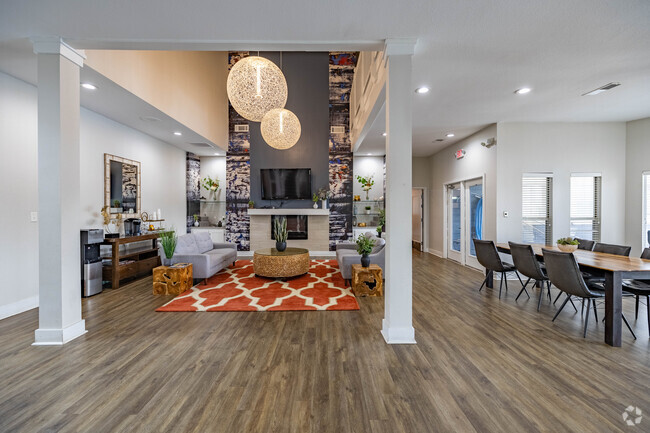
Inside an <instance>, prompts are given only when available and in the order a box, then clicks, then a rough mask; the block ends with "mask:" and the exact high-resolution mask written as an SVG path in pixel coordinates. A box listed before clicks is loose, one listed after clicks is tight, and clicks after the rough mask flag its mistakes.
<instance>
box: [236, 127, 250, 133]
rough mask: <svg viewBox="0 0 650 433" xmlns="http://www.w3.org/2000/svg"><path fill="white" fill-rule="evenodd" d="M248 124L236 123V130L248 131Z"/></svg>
mask: <svg viewBox="0 0 650 433" xmlns="http://www.w3.org/2000/svg"><path fill="white" fill-rule="evenodd" d="M248 131H249V129H248V125H235V132H248Z"/></svg>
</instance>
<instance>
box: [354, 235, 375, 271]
mask: <svg viewBox="0 0 650 433" xmlns="http://www.w3.org/2000/svg"><path fill="white" fill-rule="evenodd" d="M356 242H357V253H359V254H361V266H363V267H364V268H367V267H368V266H370V257H368V256H369V255H370V253H371V252H372V247H374V246H375V240H374V239H372V238H371V237H369V236H366V235H365V234H361V235H359V236H358V237H357V241H356Z"/></svg>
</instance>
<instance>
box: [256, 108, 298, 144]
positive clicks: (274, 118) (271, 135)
mask: <svg viewBox="0 0 650 433" xmlns="http://www.w3.org/2000/svg"><path fill="white" fill-rule="evenodd" d="M260 129H261V131H262V138H264V141H266V143H267V144H268V145H269V146H271V147H273V148H275V149H280V150H284V149H289V148H290V147H292V146H293V145H294V144H296V143H297V142H298V139H299V138H300V120H298V117H297V116H296V115H295V114H293V113H292V112H291V111H289V110H287V109H284V108H275V109H273V110H270V111H269V112H268V113H266V114H265V115H264V118H263V119H262V124H261V125H260Z"/></svg>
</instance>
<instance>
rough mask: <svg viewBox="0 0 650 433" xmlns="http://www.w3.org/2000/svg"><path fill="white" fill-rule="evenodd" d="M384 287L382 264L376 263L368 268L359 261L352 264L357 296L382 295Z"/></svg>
mask: <svg viewBox="0 0 650 433" xmlns="http://www.w3.org/2000/svg"><path fill="white" fill-rule="evenodd" d="M383 288H384V278H383V275H382V272H381V266H379V265H376V264H374V263H373V264H371V265H370V266H369V267H367V268H364V267H363V266H361V265H360V264H358V263H355V264H353V265H352V291H353V292H354V294H355V296H382V295H383V291H384V290H383Z"/></svg>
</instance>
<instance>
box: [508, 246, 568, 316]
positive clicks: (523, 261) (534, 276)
mask: <svg viewBox="0 0 650 433" xmlns="http://www.w3.org/2000/svg"><path fill="white" fill-rule="evenodd" d="M508 245H510V255H511V256H512V262H513V263H514V265H515V268H516V269H517V271H518V272H519V273H520V274H522V275H523V276H525V277H528V279H527V280H526V282H525V283H524V285H523V287H522V288H521V291H520V292H519V294H518V295H517V299H519V297H520V296H521V294H522V293H524V292H526V295H528V291H527V290H526V286H527V285H528V283H529V282H530V280H534V282H535V284H537V285H539V286H540V290H539V299H538V300H537V311H539V308H540V305H542V296H543V294H544V288H546V290H547V292H548V299H549V301H550V300H551V282H550V281H549V279H548V276H547V275H546V271H545V270H544V268H543V267H542V264H541V263H540V262H539V260H537V257H536V256H535V252H534V251H533V247H532V245H528V244H518V243H515V242H508ZM528 297H529V298H530V295H528ZM517 299H515V301H516V300H517ZM572 302H573V301H572ZM574 308H575V305H574ZM576 311H578V310H577V309H576Z"/></svg>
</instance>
